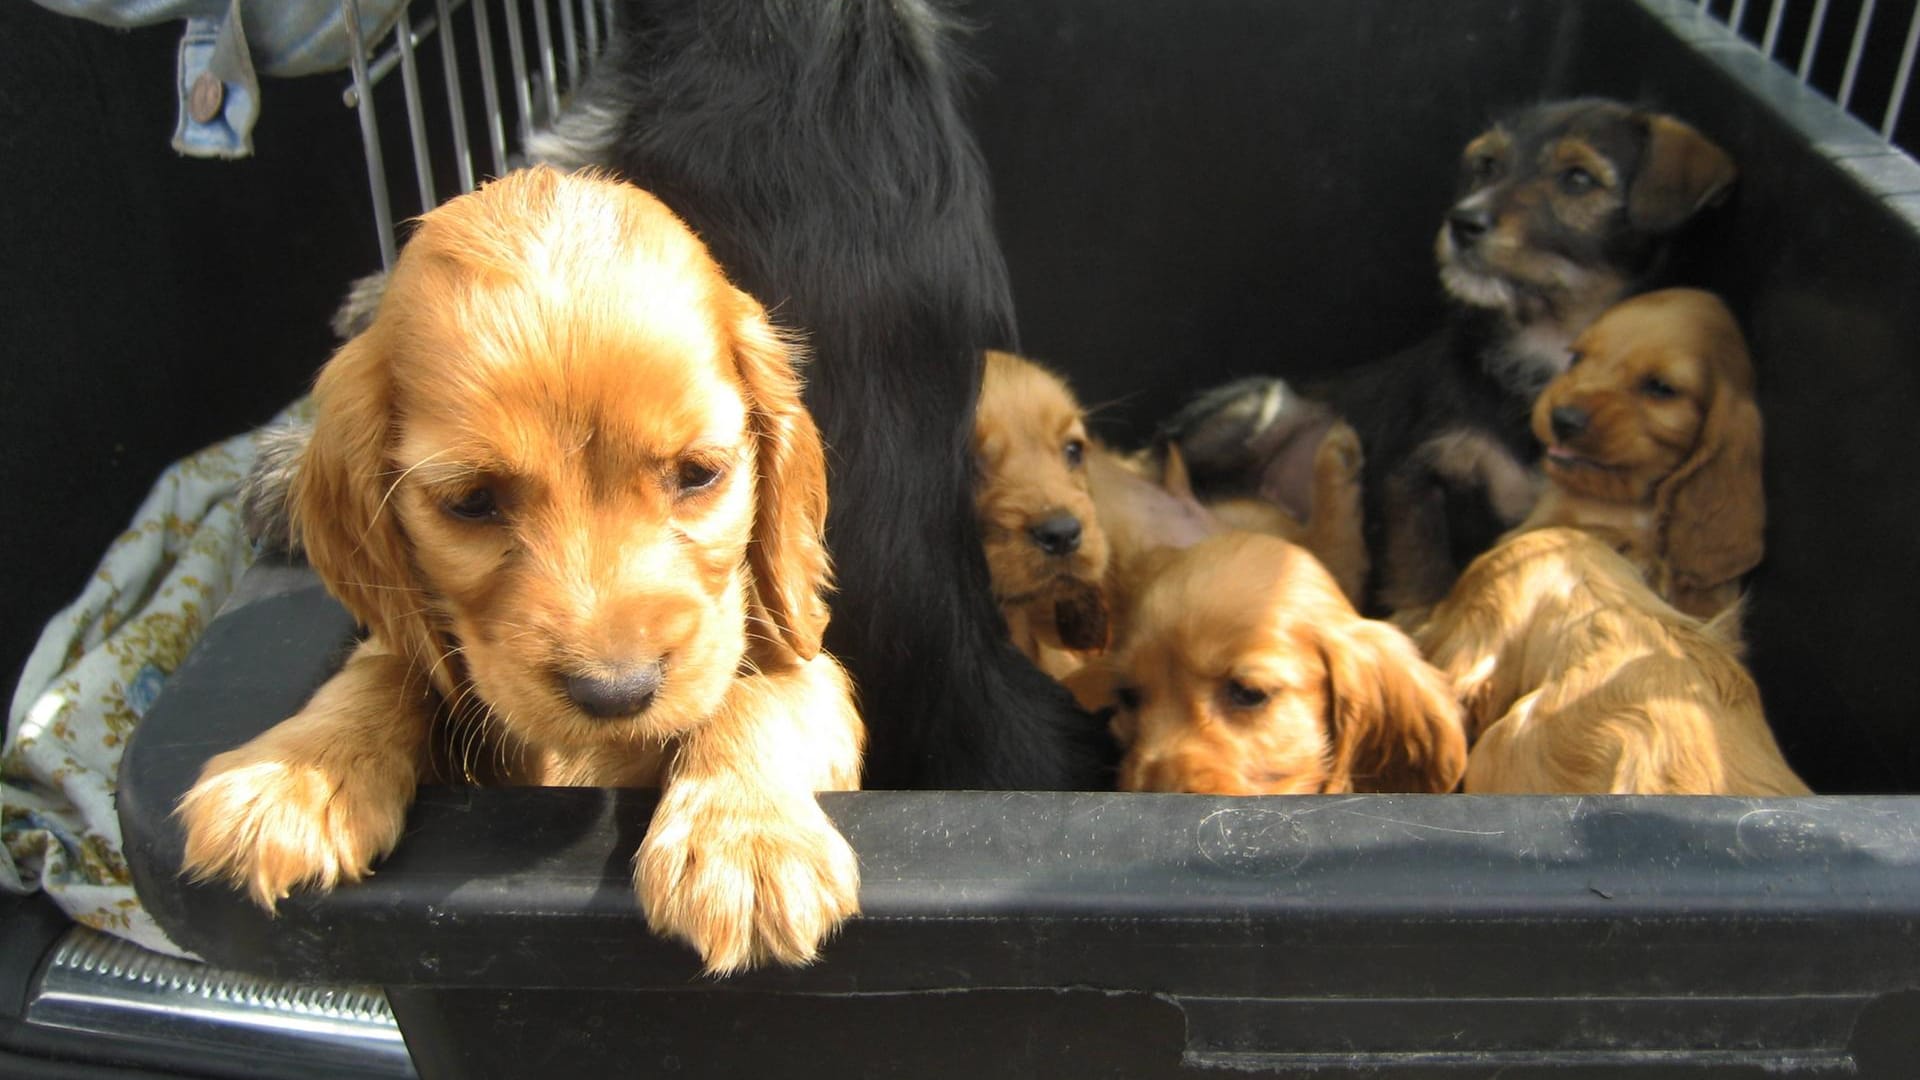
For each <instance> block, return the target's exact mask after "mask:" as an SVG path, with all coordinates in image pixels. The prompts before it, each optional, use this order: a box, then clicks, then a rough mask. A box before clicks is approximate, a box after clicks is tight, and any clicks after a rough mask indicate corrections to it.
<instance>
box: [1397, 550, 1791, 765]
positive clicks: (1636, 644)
mask: <svg viewBox="0 0 1920 1080" xmlns="http://www.w3.org/2000/svg"><path fill="white" fill-rule="evenodd" d="M1722 633H1724V630H1723V628H1722V627H1721V626H1719V625H1718V624H1717V623H1714V624H1702V623H1701V622H1700V621H1699V620H1697V619H1693V618H1691V617H1689V616H1687V615H1684V614H1682V613H1680V612H1678V611H1676V610H1674V609H1673V608H1672V607H1671V606H1669V605H1668V604H1667V603H1666V602H1665V601H1663V600H1661V599H1660V598H1659V597H1658V596H1656V595H1654V593H1653V591H1652V590H1651V589H1650V588H1648V587H1647V585H1646V584H1645V582H1644V581H1643V580H1642V579H1641V575H1640V571H1639V569H1638V568H1637V567H1635V566H1634V565H1633V564H1632V563H1631V562H1629V561H1627V559H1625V558H1624V557H1622V556H1621V555H1620V554H1618V553H1617V552H1615V551H1614V550H1613V548H1612V546H1611V545H1610V544H1608V543H1607V542H1606V541H1605V540H1603V539H1601V538H1600V537H1598V536H1596V535H1594V534H1592V533H1589V532H1587V531H1585V530H1581V529H1568V528H1547V529H1539V530H1535V531H1533V532H1527V533H1521V534H1518V535H1515V536H1513V537H1510V538H1509V539H1507V540H1505V541H1503V542H1502V543H1501V544H1500V545H1499V546H1497V547H1495V548H1494V549H1493V550H1492V551H1490V552H1488V553H1486V554H1485V555H1482V556H1481V557H1480V558H1478V559H1476V560H1475V561H1474V562H1473V564H1472V565H1470V566H1468V567H1467V570H1466V573H1465V574H1463V575H1462V576H1461V578H1460V581H1459V583H1458V584H1457V585H1455V586H1454V589H1453V592H1452V593H1451V594H1450V595H1448V597H1447V598H1446V599H1445V600H1443V601H1442V602H1441V603H1440V604H1438V605H1436V606H1435V608H1434V610H1433V614H1432V618H1431V619H1430V620H1429V621H1428V623H1427V624H1426V626H1424V627H1423V628H1422V629H1421V630H1420V631H1419V632H1418V633H1417V634H1416V635H1415V637H1416V639H1417V640H1418V641H1419V642H1420V645H1421V647H1422V648H1423V649H1424V650H1425V651H1426V653H1427V656H1428V657H1429V658H1430V659H1431V660H1432V661H1433V663H1434V665H1435V666H1437V667H1438V668H1440V670H1441V671H1443V672H1445V673H1446V675H1447V677H1448V678H1449V679H1451V680H1452V681H1453V686H1454V689H1455V692H1456V693H1458V695H1459V697H1460V700H1461V701H1462V702H1463V703H1464V704H1465V707H1466V715H1467V724H1468V728H1469V730H1470V732H1471V733H1472V735H1473V739H1474V743H1473V753H1472V756H1471V757H1470V759H1469V761H1468V765H1467V775H1466V784H1465V790H1467V791H1469V792H1482V793H1490V792H1504V793H1555V792H1563V793H1581V792H1585V793H1595V794H1609V793H1611V794H1636V795H1804V794H1807V786H1806V785H1805V784H1804V783H1802V782H1801V780H1800V778H1799V777H1797V776H1795V775H1794V773H1793V770H1792V769H1791V768H1789V767H1788V765H1787V763H1786V761H1785V760H1784V759H1783V758H1782V757H1781V755H1780V748H1779V747H1778V746H1777V745H1776V744H1775V742H1774V739H1773V732H1772V731H1771V730H1770V729H1769V728H1768V727H1767V721H1766V717H1765V715H1764V714H1763V713H1762V711H1761V708H1760V694H1759V691H1758V690H1757V689H1756V688H1755V687H1754V684H1753V679H1752V678H1751V677H1750V676H1748V674H1747V671H1746V669H1745V668H1744V667H1742V666H1741V664H1740V661H1739V660H1738V659H1737V658H1736V656H1735V654H1734V651H1733V649H1732V648H1731V647H1730V646H1729V644H1728V642H1727V640H1725V639H1724V638H1723V637H1722V636H1721V635H1722Z"/></svg>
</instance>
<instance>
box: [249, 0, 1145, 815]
mask: <svg viewBox="0 0 1920 1080" xmlns="http://www.w3.org/2000/svg"><path fill="white" fill-rule="evenodd" d="M622 10H623V16H622V24H621V27H620V31H621V33H620V37H619V38H618V39H617V40H616V41H615V42H613V44H612V47H611V49H610V51H609V53H608V55H607V56H606V58H605V59H604V60H602V62H601V63H600V65H599V66H598V67H597V68H596V69H595V70H594V73H593V75H592V77H591V78H590V79H589V80H588V81H587V83H586V84H585V85H583V86H582V87H581V89H580V91H579V93H578V94H576V96H575V99H574V101H573V103H572V104H571V105H570V106H569V108H568V110H567V111H566V113H565V114H564V115H563V116H562V117H561V118H560V120H559V122H558V123H557V124H556V125H555V128H554V130H552V131H550V132H546V133H543V134H542V135H540V136H537V137H536V138H535V139H534V140H533V141H532V143H531V144H530V146H529V147H528V151H529V152H528V156H529V157H530V158H531V159H532V160H534V161H536V162H545V163H548V164H553V165H557V166H560V167H563V168H573V167H582V166H593V167H598V168H602V169H609V170H612V171H613V172H616V173H618V174H619V175H621V176H623V177H625V178H627V179H629V180H632V181H633V182H634V183H636V184H638V185H639V186H641V187H643V188H646V189H647V190H649V191H651V192H653V193H654V194H655V195H657V196H658V197H659V198H660V199H661V200H662V201H664V202H665V203H666V204H667V205H668V206H670V207H671V208H672V209H673V210H674V211H675V212H676V213H678V214H679V215H680V216H681V217H682V218H684V219H685V220H686V221H687V223H688V224H689V225H691V226H692V227H693V229H694V231H695V232H697V233H699V235H700V237H701V239H702V240H704V241H705V242H706V244H707V246H708V247H709V248H710V249H711V250H712V252H713V254H714V256H715V257H716V258H717V259H718V260H719V261H720V263H721V265H722V266H723V267H725V269H726V271H727V274H728V276H729V277H731V278H732V279H733V281H734V282H735V283H736V284H738V285H739V286H740V287H742V288H744V289H746V290H747V291H748V292H750V293H752V294H753V295H754V296H755V297H757V298H758V299H759V300H760V301H761V302H762V303H763V304H765V305H766V307H767V309H768V310H769V311H770V312H771V313H772V315H773V318H774V319H775V320H776V321H777V322H780V323H781V324H783V325H784V326H786V327H788V328H789V329H792V330H795V331H797V332H798V334H799V335H800V337H801V338H803V339H804V340H805V342H806V343H807V349H808V352H809V353H810V354H811V356H812V363H811V365H810V367H809V369H808V371H807V380H808V383H807V404H808V406H809V408H810V409H811V410H812V412H813V414H814V417H815V419H816V421H817V422H818V424H819V426H820V431H821V434H822V435H823V436H824V437H825V440H826V443H827V452H828V466H829V470H830V480H829V486H830V489H831V491H830V511H829V518H828V524H827V541H828V546H829V548H830V549H831V550H832V552H833V558H834V565H835V571H836V577H837V579H838V595H837V596H836V597H835V599H834V603H833V621H832V623H831V625H830V626H829V627H828V630H827V635H826V647H827V649H828V650H830V651H831V652H833V653H834V654H835V655H836V656H838V657H839V658H840V660H841V661H842V662H843V663H844V664H845V665H846V667H847V668H848V670H849V671H851V672H852V674H853V677H854V682H855V685H856V688H857V690H858V693H859V697H860V701H861V707H862V712H863V714H864V715H865V718H866V722H867V727H868V744H867V756H866V769H865V783H866V784H867V786H869V787H906V788H1031V789H1069V790H1072V789H1080V790H1090V789H1099V788H1105V787H1110V786H1111V784H1112V777H1111V767H1112V761H1113V759H1114V757H1115V756H1116V755H1115V754H1114V752H1113V749H1112V746H1111V743H1110V742H1109V740H1108V737H1107V735H1106V734H1105V732H1104V731H1103V730H1102V729H1101V728H1100V726H1099V725H1098V724H1097V723H1095V722H1094V721H1093V720H1092V719H1091V718H1089V717H1088V716H1086V715H1085V714H1084V713H1082V712H1080V711H1079V710H1078V709H1077V708H1076V707H1075V706H1074V705H1073V702H1072V699H1071V697H1069V696H1068V694H1067V692H1066V691H1065V690H1064V689H1063V688H1061V687H1060V686H1059V685H1058V684H1057V683H1055V682H1054V681H1053V680H1051V679H1049V678H1047V677H1046V676H1045V675H1042V674H1041V673H1040V672H1039V671H1038V670H1037V669H1035V668H1034V667H1033V666H1032V665H1031V664H1030V663H1029V662H1028V661H1027V660H1026V659H1025V658H1024V657H1022V656H1021V655H1020V654H1019V653H1018V652H1016V651H1015V650H1014V648H1013V646H1012V644H1011V643H1010V642H1009V641H1008V640H1007V636H1006V632H1005V630H1004V628H1003V627H1002V626H1001V624H1000V615H999V613H998V611H997V610H996V609H995V607H994V604H993V599H992V589H991V587H990V585H989V581H988V574H987V565H986V560H985V557H984V555H983V554H982V550H981V545H980V538H979V535H978V526H977V524H976V522H975V520H974V516H973V503H972V494H971V477H970V475H969V468H970V466H969V461H970V454H969V439H970V437H971V433H972V428H973V407H974V399H975V397H976V395H977V393H978V390H979V386H980V375H981V364H982V359H981V350H982V349H983V348H986V347H1010V346H1012V345H1014V344H1015V338H1014V322H1013V301H1012V294H1011V292H1010V291H1009V287H1008V283H1007V269H1006V263H1005V260H1004V259H1003V257H1002V255H1001V252H1000V248H999V245H998V242H997V240H996V238H995V236H994V233H993V223H992V215H991V196H990V192H989V187H988V182H987V175H986V167H985V164H984V162H983V161H982V159H981V157H980V152H979V149H978V147H977V146H976V145H975V143H974V141H973V136H972V133H971V132H970V131H968V129H967V128H966V126H965V124H964V123H963V121H962V119H961V115H960V111H959V105H958V100H957V99H958V93H959V87H958V77H959V71H958V68H959V67H960V58H959V57H958V55H957V54H956V53H955V51H954V46H953V43H952V30H951V28H950V26H949V25H948V24H947V22H946V21H945V20H944V19H943V18H942V17H941V15H940V14H939V13H938V12H936V11H935V10H934V9H933V8H932V7H931V6H929V5H928V4H926V3H923V2H920V0H840V2H837V3H832V4H814V3H791V2H783V0H727V2H718V0H664V2H657V3H650V4H646V5H634V6H631V7H628V8H623V9H622ZM381 286H382V282H381V281H380V280H379V279H378V278H377V277H376V278H374V279H368V280H366V281H363V282H361V283H359V284H358V285H356V287H355V290H354V293H353V295H352V296H350V297H349V298H348V301H347V304H346V307H345V308H343V310H342V312H341V315H340V316H339V317H338V318H337V320H336V329H338V330H339V331H340V332H341V334H342V336H350V335H351V334H352V333H353V331H354V330H355V329H356V327H357V325H358V324H359V323H362V322H364V321H365V319H366V318H367V317H368V316H369V314H370V313H371V311H372V309H373V307H374V306H375V305H376V304H377V303H378V298H379V295H380V292H381V291H382V290H381ZM304 439H305V433H304V432H303V431H299V430H295V431H292V432H290V433H284V434H281V435H280V436H278V437H276V438H275V439H274V440H272V441H271V443H270V446H269V453H268V454H266V455H265V456H264V458H263V467H262V468H261V469H260V470H258V471H257V472H256V475H255V476H254V477H253V478H251V479H250V481H249V483H248V486H247V490H246V491H245V492H244V493H243V494H244V498H245V501H246V504H247V516H248V518H249V520H250V528H251V529H252V530H253V531H254V532H255V535H256V536H259V535H263V534H264V535H265V536H267V537H268V538H270V539H271V538H273V537H275V536H276V534H277V535H278V537H279V538H280V539H281V540H282V541H283V542H285V541H292V542H295V543H297V538H292V537H287V536H286V535H285V534H286V532H287V527H286V523H285V521H284V509H283V503H284V495H285V491H286V487H287V477H288V474H289V471H290V470H291V469H292V468H294V467H297V462H298V453H299V450H300V448H301V445H302V444H303V443H304Z"/></svg>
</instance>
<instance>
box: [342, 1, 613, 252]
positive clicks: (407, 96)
mask: <svg viewBox="0 0 1920 1080" xmlns="http://www.w3.org/2000/svg"><path fill="white" fill-rule="evenodd" d="M492 2H493V0H472V3H471V5H470V6H471V7H472V10H473V33H472V35H471V36H470V38H467V40H470V41H471V42H472V53H471V55H466V56H465V57H464V62H465V64H466V65H477V67H478V78H479V81H480V90H481V95H482V99H483V107H484V110H485V117H484V124H485V127H486V138H487V154H488V158H487V167H488V168H490V169H491V174H492V175H496V176H497V175H500V174H502V173H505V172H506V171H507V170H508V168H509V167H510V166H511V164H512V163H513V160H514V157H513V155H514V153H515V151H516V149H517V148H518V147H522V146H525V145H526V142H527V139H528V138H529V137H530V136H531V135H532V133H533V132H534V130H535V129H537V128H539V127H542V126H544V125H546V124H549V123H552V122H553V120H554V119H555V118H556V117H557V116H558V115H559V112H560V107H561V104H562V100H563V98H562V91H563V89H564V90H569V91H570V90H571V89H572V88H573V87H575V86H577V85H578V84H579V82H580V80H581V79H583V78H584V77H585V75H586V73H587V72H588V71H589V70H590V69H591V68H592V66H593V63H594V60H595V59H596V58H597V57H598V55H599V54H600V52H601V51H602V50H603V49H605V48H606V47H608V46H609V45H611V44H612V40H613V26H614V10H615V9H614V4H613V0H558V2H559V3H560V26H559V28H558V29H559V38H558V40H556V38H555V28H554V27H553V25H552V21H551V13H550V11H549V10H548V2H549V0H500V2H501V4H502V11H501V12H500V14H503V15H504V16H505V18H506V43H505V45H506V53H507V57H508V61H509V62H508V64H507V65H506V69H505V71H504V73H503V71H502V65H501V64H500V61H499V48H500V42H499V41H498V40H497V39H496V38H495V36H494V32H493V30H494V26H493V17H494V15H495V12H494V11H493V9H492V7H491V4H492ZM523 2H525V3H530V4H531V6H532V9H533V16H534V31H535V33H534V39H533V40H532V41H529V40H528V39H527V36H526V34H525V33H524V32H523V29H522V24H521V13H520V9H521V6H522V3H523ZM338 3H339V4H340V10H341V13H342V14H343V16H344V21H345V22H346V24H347V37H348V44H349V46H350V53H351V55H350V57H349V66H350V67H351V69H352V72H353V81H352V83H351V84H350V85H349V86H348V87H346V89H345V90H344V91H343V92H342V93H341V99H342V100H343V101H344V102H345V103H346V104H347V105H348V106H349V107H351V108H353V109H355V110H356V112H357V113H358V115H359V118H360V138H361V142H362V146H363V149H364V151H365V157H366V165H367V185H368V189H369V192H370V194H371V196H372V199H373V211H374V226H375V229H376V230H377V232H378V234H379V236H378V240H379V244H380V259H381V262H382V263H384V264H385V265H387V266H392V265H393V260H394V257H395V255H396V254H397V249H398V245H397V243H396V241H395V238H394V212H393V197H392V190H391V185H390V181H389V177H388V175H387V160H386V156H385V154H384V152H383V149H382V146H381V138H380V124H379V117H378V113H377V109H376V104H375V100H374V95H375V92H376V91H377V89H378V87H379V85H380V83H381V81H382V80H383V79H384V78H385V77H386V76H387V75H389V74H391V73H392V72H393V71H394V70H395V69H396V68H397V69H399V71H400V75H401V79H400V81H401V84H402V95H403V99H404V102H405V105H406V111H407V130H408V138H409V143H410V149H411V151H412V155H411V156H412V165H413V175H414V181H415V184H416V186H417V193H418V195H419V198H420V209H421V212H423V213H424V212H425V211H427V210H430V209H432V208H433V207H434V206H435V205H436V204H437V203H438V202H439V194H440V193H439V190H438V188H437V186H436V185H435V182H434V175H433V154H434V148H435V146H436V145H438V146H440V148H441V149H442V150H444V149H445V148H446V146H447V145H448V143H447V142H442V143H438V144H436V142H435V141H434V140H437V139H438V140H448V141H449V142H450V144H451V147H452V156H453V162H454V168H455V171H456V172H457V173H458V174H459V176H458V179H459V185H460V187H459V191H460V192H462V193H464V192H468V191H472V190H473V189H474V187H475V186H476V185H477V183H478V181H479V170H478V167H477V166H476V164H475V162H474V156H475V152H476V149H477V148H476V147H475V146H474V145H473V138H472V133H471V131H470V128H469V124H470V122H471V120H472V117H471V116H470V115H469V113H468V108H467V96H466V95H467V84H468V82H469V81H470V78H471V77H472V76H473V75H474V70H475V69H474V66H466V67H465V73H464V74H463V72H462V68H463V53H462V49H463V47H464V46H463V41H462V39H463V36H464V35H461V34H459V33H456V32H455V30H454V14H455V13H456V12H458V11H459V10H460V8H461V7H462V6H467V5H468V3H469V0H431V2H430V3H429V0H415V3H414V4H413V7H414V8H415V9H417V10H415V11H401V12H399V13H398V14H397V15H396V16H395V20H394V25H393V40H392V42H391V43H390V44H388V45H387V47H386V48H385V49H384V50H381V51H376V50H375V49H374V47H373V44H374V43H372V42H370V41H368V40H366V35H365V33H364V25H363V24H362V22H361V21H360V17H359V15H360V12H359V8H360V5H359V0H338ZM576 3H577V4H578V5H579V8H578V9H577V10H576V9H575V7H574V5H575V4H576ZM436 33H437V34H438V35H439V43H438V49H439V62H440V64H441V66H442V67H443V68H444V71H443V72H442V77H443V79H444V81H445V86H446V107H447V110H448V113H449V115H448V117H447V120H448V124H447V130H446V131H445V132H441V131H440V130H439V128H438V120H437V119H436V121H435V124H434V125H432V126H430V125H429V124H428V123H427V117H426V112H427V108H428V106H427V103H426V100H425V95H424V94H423V92H422V89H421V84H420V70H419V58H418V56H417V55H416V52H415V50H416V49H418V48H421V47H431V46H427V45H426V43H427V39H428V38H430V37H433V36H434V35H435V34H436ZM529 47H531V49H532V52H531V55H530V54H529ZM561 55H564V57H565V64H566V69H565V75H564V77H563V76H562V74H561V72H560V71H559V70H558V68H559V64H558V58H559V56H561ZM535 63H537V64H538V65H539V68H538V70H537V71H536V70H535V69H534V68H533V67H532V65H533V64H535ZM503 74H504V76H505V77H506V78H508V79H510V80H511V81H512V83H513V89H512V96H513V99H514V100H513V104H514V107H515V109H516V112H517V115H516V116H515V123H514V126H513V130H512V132H511V135H509V132H508V128H507V123H506V115H505V100H504V99H505V98H506V96H507V91H506V90H505V88H504V87H503V86H502V85H501V82H502V77H503ZM536 81H537V82H538V83H539V85H538V87H537V88H536V86H535V85H534V84H535V82H536ZM434 107H435V108H436V109H437V108H438V105H437V104H436V105H435V106H434ZM443 164H444V163H443ZM395 179H397V177H396V178H395Z"/></svg>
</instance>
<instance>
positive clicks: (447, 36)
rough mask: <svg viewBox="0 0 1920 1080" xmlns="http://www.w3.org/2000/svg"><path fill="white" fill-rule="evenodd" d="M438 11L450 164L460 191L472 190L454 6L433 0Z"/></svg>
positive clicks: (470, 156) (471, 159) (471, 161)
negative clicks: (451, 160)
mask: <svg viewBox="0 0 1920 1080" xmlns="http://www.w3.org/2000/svg"><path fill="white" fill-rule="evenodd" d="M434 5H435V7H436V8H438V10H439V12H440V66H441V67H442V68H444V69H446V71H445V73H446V77H447V112H448V114H449V115H448V119H450V120H451V121H452V123H451V124H450V125H449V126H451V127H452V129H453V164H454V168H455V170H456V171H457V172H458V173H459V174H460V192H461V194H463V195H464V194H465V193H467V192H469V191H472V190H473V152H472V150H470V149H469V148H468V146H467V99H466V95H465V94H463V93H461V91H460V57H459V56H458V55H456V54H455V52H454V45H453V14H452V12H453V8H452V7H451V6H450V4H449V0H434Z"/></svg>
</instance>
